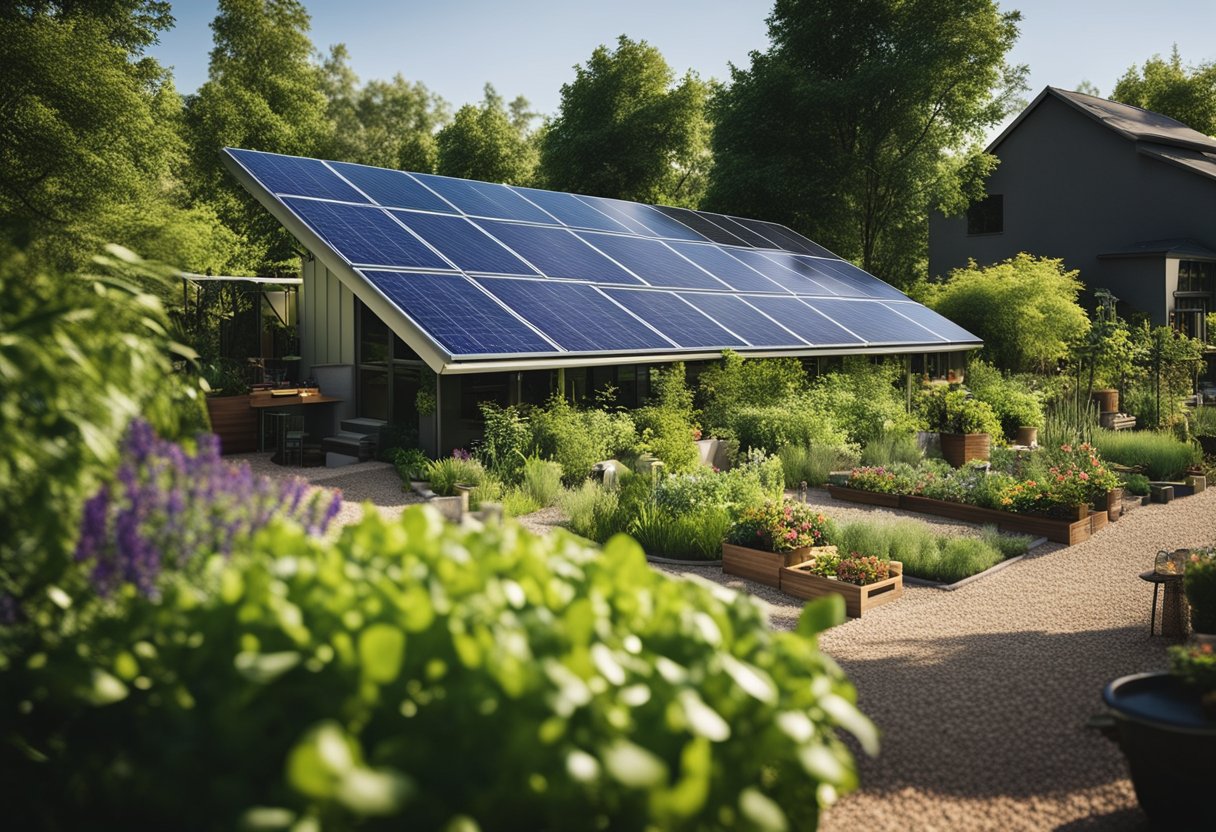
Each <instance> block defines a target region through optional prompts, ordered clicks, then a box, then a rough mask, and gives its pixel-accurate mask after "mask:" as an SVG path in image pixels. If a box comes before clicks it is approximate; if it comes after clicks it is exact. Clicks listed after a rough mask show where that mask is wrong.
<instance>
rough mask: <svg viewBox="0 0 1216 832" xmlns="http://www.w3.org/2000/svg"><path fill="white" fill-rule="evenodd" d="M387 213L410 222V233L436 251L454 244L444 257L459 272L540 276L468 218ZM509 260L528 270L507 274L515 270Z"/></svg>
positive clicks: (394, 211)
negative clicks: (446, 244)
mask: <svg viewBox="0 0 1216 832" xmlns="http://www.w3.org/2000/svg"><path fill="white" fill-rule="evenodd" d="M389 213H390V214H392V215H393V216H394V217H395V218H396V219H397V220H398V221H399V222H401V223H403V224H405V225H406V226H407V227H408V226H410V223H413V224H414V226H417V227H414V228H413V231H414V233H415V234H417V235H418V236H419V237H422V238H423V239H426V240H427V241H428V242H430V243H431V244H432V245H433V246H434V247H435V248H437V249H440V250H443V245H442V244H444V243H448V244H451V245H454V247H455V249H456V251H454V252H451V253H447V252H445V258H446V259H447V260H449V261H451V262H452V263H454V264H455V265H456V267H457V268H458V269H460V270H461V271H464V272H470V273H477V274H506V275H517V274H523V275H525V276H532V275H538V274H540V271H539V270H538V269H536V268H535V267H534V266H532V265H531V264H530V263H526V262H525V261H524V260H523V258H521V257H519V256H518V255H516V254H515V253H514V252H512V251H509V250H508V249H507V247H506V246H504V245H503V244H502V243H500V242H499V241H498V240H496V239H494V238H493V237H491V236H490V235H489V234H487V233H486V232H485V231H483V230H482V229H481V228H480V227H479V226H478V225H477V224H476V223H474V222H473V221H471V220H470V219H469V218H468V217H452V216H445V215H443V214H423V213H421V212H409V211H401V210H398V209H390V210H389ZM436 238H438V239H436ZM474 241H476V242H484V243H485V244H486V245H485V247H483V248H480V249H478V247H477V246H476V242H474ZM462 243H463V245H462ZM458 257H459V258H460V259H457V258H458ZM512 260H514V261H516V263H520V264H523V265H524V266H526V267H527V268H528V269H529V270H530V271H521V270H519V269H518V268H516V270H514V271H507V269H509V268H513V267H516V263H513V262H512ZM495 266H497V267H498V268H496V267H495ZM503 267H505V268H503Z"/></svg>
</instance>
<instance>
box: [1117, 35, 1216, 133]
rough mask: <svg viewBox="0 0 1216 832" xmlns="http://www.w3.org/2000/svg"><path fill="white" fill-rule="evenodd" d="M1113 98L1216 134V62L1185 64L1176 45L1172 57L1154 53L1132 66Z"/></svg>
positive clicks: (1121, 79)
mask: <svg viewBox="0 0 1216 832" xmlns="http://www.w3.org/2000/svg"><path fill="white" fill-rule="evenodd" d="M1111 98H1113V99H1114V100H1115V101H1120V102H1122V103H1124V104H1132V105H1134V106H1136V107H1143V108H1144V109H1146V110H1152V111H1153V112H1155V113H1161V114H1162V115H1166V116H1169V117H1170V118H1174V119H1177V120H1178V121H1181V122H1182V123H1183V124H1185V125H1187V126H1188V127H1191V128H1194V129H1195V130H1198V131H1199V132H1200V133H1207V134H1208V135H1209V136H1216V61H1211V62H1209V63H1206V64H1199V65H1198V66H1193V67H1185V66H1183V64H1182V56H1181V55H1179V54H1178V47H1177V46H1175V47H1174V50H1173V51H1172V52H1171V53H1170V57H1169V60H1165V59H1163V58H1162V57H1161V56H1160V55H1154V56H1153V57H1151V58H1149V59H1148V60H1147V61H1145V62H1144V66H1143V67H1141V68H1137V67H1135V66H1131V67H1129V68H1128V70H1127V72H1125V73H1124V74H1123V77H1122V78H1120V79H1119V83H1117V84H1115V90H1114V92H1113V93H1111Z"/></svg>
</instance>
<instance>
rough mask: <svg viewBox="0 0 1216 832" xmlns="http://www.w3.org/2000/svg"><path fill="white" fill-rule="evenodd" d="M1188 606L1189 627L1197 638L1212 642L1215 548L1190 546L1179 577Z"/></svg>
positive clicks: (1214, 640) (1215, 639)
mask: <svg viewBox="0 0 1216 832" xmlns="http://www.w3.org/2000/svg"><path fill="white" fill-rule="evenodd" d="M1182 589H1183V591H1184V592H1185V593H1186V600H1187V603H1189V604H1190V606H1191V629H1192V630H1194V631H1195V633H1196V636H1197V638H1199V640H1200V641H1204V642H1208V643H1216V549H1194V550H1192V551H1191V556H1190V562H1189V563H1187V565H1186V572H1185V573H1184V574H1183V578H1182Z"/></svg>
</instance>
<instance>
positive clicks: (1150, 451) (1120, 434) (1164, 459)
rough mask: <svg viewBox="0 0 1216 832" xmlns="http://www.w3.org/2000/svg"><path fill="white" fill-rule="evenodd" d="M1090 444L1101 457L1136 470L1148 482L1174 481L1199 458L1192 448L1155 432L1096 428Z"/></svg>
mask: <svg viewBox="0 0 1216 832" xmlns="http://www.w3.org/2000/svg"><path fill="white" fill-rule="evenodd" d="M1093 444H1094V446H1096V447H1097V449H1098V450H1099V451H1101V453H1102V456H1103V458H1105V459H1107V460H1110V461H1111V462H1114V463H1116V464H1119V465H1126V466H1127V467H1128V468H1139V469H1140V470H1142V471H1144V473H1146V474H1148V477H1149V479H1150V480H1172V479H1176V478H1178V477H1180V476H1182V475H1183V474H1184V473H1185V472H1186V470H1187V469H1188V468H1190V467H1191V466H1192V465H1193V464H1195V463H1196V462H1198V461H1199V459H1200V456H1199V452H1198V449H1196V447H1195V446H1194V445H1192V444H1190V443H1189V442H1180V441H1178V440H1177V439H1175V438H1174V437H1173V436H1170V435H1169V434H1168V433H1158V432H1156V431H1148V430H1106V429H1105V428H1098V429H1097V430H1095V431H1094V434H1093Z"/></svg>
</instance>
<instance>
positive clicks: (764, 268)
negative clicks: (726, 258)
mask: <svg viewBox="0 0 1216 832" xmlns="http://www.w3.org/2000/svg"><path fill="white" fill-rule="evenodd" d="M727 251H729V252H730V256H731V257H734V258H736V259H738V260H741V261H742V262H744V263H746V264H747V265H748V266H751V267H752V268H753V269H755V270H756V271H758V272H760V273H761V274H762V275H764V276H765V277H767V278H768V279H769V280H771V281H773V282H774V283H776V284H777V285H779V286H781V287H782V288H783V289H788V290H789V291H791V292H794V293H795V294H800V295H830V294H832V293H831V291H829V290H828V288H827V287H826V286H824V285H823V284H821V283H816V282H815V281H813V280H811V278H809V277H807V276H806V275H804V274H798V273H797V272H794V271H791V270H789V269H787V268H785V267H784V266H781V265H780V264H778V263H774V262H773V261H772V260H770V259H769V258H767V257H765V256H764V254H762V253H761V252H759V251H755V250H753V249H748V248H732V249H727Z"/></svg>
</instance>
